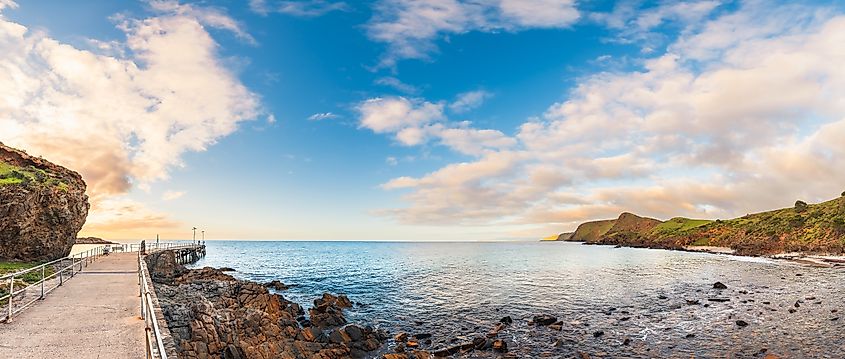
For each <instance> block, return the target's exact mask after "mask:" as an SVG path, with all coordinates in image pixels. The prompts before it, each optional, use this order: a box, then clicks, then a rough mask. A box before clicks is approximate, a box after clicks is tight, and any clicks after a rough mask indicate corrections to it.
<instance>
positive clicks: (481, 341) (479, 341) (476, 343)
mask: <svg viewBox="0 0 845 359" xmlns="http://www.w3.org/2000/svg"><path fill="white" fill-rule="evenodd" d="M488 343H489V340H487V339H486V338H482V337H475V338H473V339H472V346H473V348H475V349H476V350H483V349H485V347H486V346H487V345H488Z"/></svg>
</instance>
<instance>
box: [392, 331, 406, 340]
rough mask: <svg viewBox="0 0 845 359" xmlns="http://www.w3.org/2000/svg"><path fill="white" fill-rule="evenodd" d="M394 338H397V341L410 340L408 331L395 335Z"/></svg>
mask: <svg viewBox="0 0 845 359" xmlns="http://www.w3.org/2000/svg"><path fill="white" fill-rule="evenodd" d="M393 340H395V341H397V342H404V341H406V340H408V333H405V332H400V333H398V334H396V335H394V336H393Z"/></svg>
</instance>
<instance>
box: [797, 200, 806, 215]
mask: <svg viewBox="0 0 845 359" xmlns="http://www.w3.org/2000/svg"><path fill="white" fill-rule="evenodd" d="M806 210H807V202H804V201H795V212H798V213H801V212H804V211H806Z"/></svg>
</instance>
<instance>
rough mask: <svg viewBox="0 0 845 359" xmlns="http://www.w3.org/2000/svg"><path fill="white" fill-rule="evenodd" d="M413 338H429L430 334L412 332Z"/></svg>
mask: <svg viewBox="0 0 845 359" xmlns="http://www.w3.org/2000/svg"><path fill="white" fill-rule="evenodd" d="M414 338H417V339H419V340H422V339H428V338H431V334H429V333H417V334H414Z"/></svg>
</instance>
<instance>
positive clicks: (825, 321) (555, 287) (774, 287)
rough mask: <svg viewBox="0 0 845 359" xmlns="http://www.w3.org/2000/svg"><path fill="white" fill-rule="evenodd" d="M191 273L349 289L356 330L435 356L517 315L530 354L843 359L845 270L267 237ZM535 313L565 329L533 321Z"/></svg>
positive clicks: (522, 348) (303, 288) (216, 244)
mask: <svg viewBox="0 0 845 359" xmlns="http://www.w3.org/2000/svg"><path fill="white" fill-rule="evenodd" d="M195 266H196V267H203V266H212V267H222V266H226V267H232V268H234V269H236V270H237V272H236V273H234V274H235V276H236V277H239V278H242V279H249V280H253V281H258V282H267V281H270V280H274V279H278V280H281V281H282V282H284V283H286V284H289V285H293V287H292V288H291V289H289V290H287V291H284V292H281V293H280V294H282V295H283V296H284V297H285V298H287V299H288V300H292V301H295V302H298V303H300V304H303V305H304V306H305V307H306V308H307V307H310V306H311V302H312V301H313V299H315V298H317V297H318V296H319V295H320V294H321V293H323V292H330V293H342V294H346V295H348V296H349V298H350V299H351V300H352V301H353V302H359V303H362V304H363V305H361V306H356V307H355V308H353V309H352V310H350V311H348V315H347V317H348V318H349V319H350V320H351V321H353V322H359V323H369V324H372V325H375V326H378V327H381V328H384V329H386V330H388V331H390V332H394V333H395V332H397V331H407V332H409V333H411V334H414V333H431V334H433V337H432V339H433V344H432V346H433V347H438V346H441V345H448V344H452V343H455V342H459V341H464V340H470V339H471V338H472V337H474V336H476V335H484V334H485V333H486V332H487V331H489V330H490V328H492V326H493V325H494V324H495V323H496V322H498V321H499V319H500V318H502V317H503V316H511V317H512V318H513V319H514V324H513V325H512V326H511V327H510V328H509V329H508V330H507V331H506V332H503V333H502V334H501V335H500V337H504V338H505V339H507V341H508V344H509V347H510V349H511V351H512V352H515V353H517V354H518V355H519V356H520V357H524V358H532V357H550V358H555V357H572V356H573V355H575V354H576V353H577V352H586V353H589V354H591V355H593V356H603V357H626V358H627V357H644V358H645V357H681V358H689V357H690V356H691V354H692V355H695V356H696V357H719V358H724V357H732V358H743V357H749V358H753V357H762V356H763V355H765V353H774V354H778V355H781V356H785V357H790V358H817V357H820V358H845V271H843V270H841V269H839V270H837V269H829V268H810V267H804V266H798V265H793V264H789V263H785V262H773V261H769V260H765V259H756V258H745V257H735V256H724V255H712V254H702V253H687V252H675V251H664V250H649V249H632V248H618V249H617V248H612V247H606V246H584V245H580V244H578V243H405V242H397V243H384V242H264V241H209V242H208V256H207V257H205V258H204V259H202V260H201V261H200V262H198V263H197V264H196V265H195ZM716 281H720V282H723V283H725V284H726V285H727V286H728V289H727V290H721V291H720V290H715V289H713V283H714V282H716ZM663 298H665V299H663ZM714 298H716V299H720V298H723V299H729V301H727V302H716V301H710V299H714ZM796 303H797V305H798V306H797V307H796ZM790 309H792V313H791V311H790ZM535 314H551V315H554V316H556V317H557V318H558V319H559V320H562V321H563V323H564V325H563V330H561V331H554V330H549V329H547V328H542V327H540V328H538V327H534V326H530V325H528V324H527V320H528V319H530V318H531V317H532V316H533V315H535ZM840 316H841V317H842V318H841V319H840V318H839V317H840ZM738 320H742V321H745V322H747V323H748V324H749V325H748V326H745V327H741V326H739V325H737V321H738ZM599 332H601V333H603V334H601V335H599V334H598V333H599ZM626 339H628V343H627V344H625V342H626ZM490 356H492V355H491V354H487V353H471V354H468V355H467V356H466V357H490Z"/></svg>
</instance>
